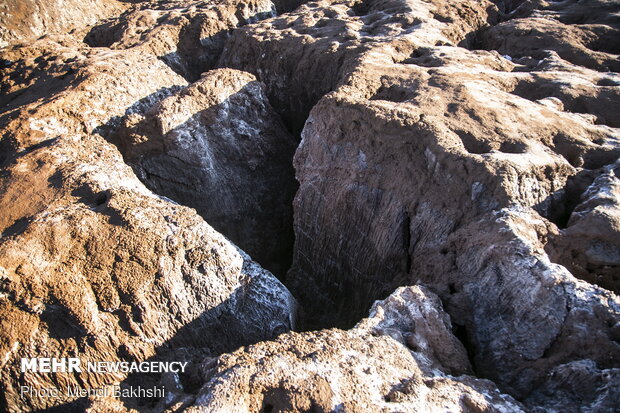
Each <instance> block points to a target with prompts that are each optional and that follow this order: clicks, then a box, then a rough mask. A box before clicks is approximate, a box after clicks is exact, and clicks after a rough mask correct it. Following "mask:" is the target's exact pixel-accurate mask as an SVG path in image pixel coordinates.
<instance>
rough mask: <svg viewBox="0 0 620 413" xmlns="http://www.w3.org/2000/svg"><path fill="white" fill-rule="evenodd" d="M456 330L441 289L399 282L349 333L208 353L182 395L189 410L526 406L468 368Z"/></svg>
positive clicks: (293, 338)
mask: <svg viewBox="0 0 620 413" xmlns="http://www.w3.org/2000/svg"><path fill="white" fill-rule="evenodd" d="M450 328H451V326H450V321H449V319H448V317H447V316H446V314H445V313H444V312H443V310H442V309H441V304H440V301H439V299H438V297H437V296H435V295H434V294H432V293H431V292H430V291H429V290H428V289H426V288H421V287H417V286H416V287H406V288H401V289H399V290H397V291H396V292H394V294H392V295H391V296H390V297H389V298H388V299H386V300H385V301H383V302H377V303H376V304H375V306H373V308H372V309H371V312H370V317H369V318H367V319H364V320H363V321H362V322H360V324H359V325H358V326H356V327H355V328H354V329H352V330H349V331H342V330H337V329H332V330H323V331H319V332H306V333H301V334H299V333H289V334H285V335H282V336H280V337H278V339H277V340H275V341H271V342H265V343H260V344H257V345H253V346H249V347H247V348H243V349H240V350H238V351H236V352H234V353H231V354H227V355H223V356H221V357H219V358H218V359H207V360H205V362H204V363H203V366H202V370H203V380H204V381H205V384H204V385H203V386H202V387H201V389H200V391H199V392H198V394H196V395H191V396H190V397H187V396H186V397H182V396H179V399H180V400H184V401H183V402H182V403H183V406H184V407H185V406H188V405H189V406H188V407H187V410H185V411H189V412H231V411H244V412H245V411H247V412H259V411H308V410H312V411H318V412H331V411H347V412H348V411H351V412H354V411H387V412H392V411H393V412H397V411H431V410H433V409H448V410H449V411H457V412H482V411H514V412H519V411H523V409H522V406H521V405H520V404H519V403H518V402H516V401H515V400H514V399H512V398H511V397H510V396H507V395H505V394H501V393H500V392H499V391H498V390H497V388H495V386H494V385H493V384H492V383H491V382H489V381H487V380H480V379H476V378H473V377H471V376H468V375H464V373H467V372H469V363H468V362H467V356H466V353H465V349H464V348H463V346H462V345H461V344H460V342H459V341H458V340H457V339H456V338H455V337H454V336H453V335H452V333H451V331H450ZM446 356H449V357H448V358H446ZM445 362H447V364H444V363H445ZM448 372H450V373H451V374H453V375H449V373H448ZM457 375H458V376H457ZM177 407H178V406H177Z"/></svg>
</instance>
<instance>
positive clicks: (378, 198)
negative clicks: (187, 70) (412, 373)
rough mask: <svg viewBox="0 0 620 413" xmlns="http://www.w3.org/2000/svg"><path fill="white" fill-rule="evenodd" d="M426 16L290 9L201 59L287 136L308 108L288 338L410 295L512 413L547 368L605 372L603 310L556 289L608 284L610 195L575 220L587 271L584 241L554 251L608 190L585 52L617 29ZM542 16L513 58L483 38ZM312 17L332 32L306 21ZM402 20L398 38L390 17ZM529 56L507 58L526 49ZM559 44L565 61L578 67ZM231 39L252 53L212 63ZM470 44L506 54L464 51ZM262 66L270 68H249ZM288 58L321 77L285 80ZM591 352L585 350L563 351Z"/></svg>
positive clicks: (504, 8) (596, 61) (291, 73)
mask: <svg viewBox="0 0 620 413" xmlns="http://www.w3.org/2000/svg"><path fill="white" fill-rule="evenodd" d="M442 4H443V2H436V3H428V2H420V4H418V2H415V6H414V5H413V4H411V3H402V4H401V3H394V4H392V3H390V6H394V7H397V6H398V7H400V8H394V9H390V8H389V7H388V6H387V4H386V3H383V2H368V3H366V4H365V5H366V8H365V9H364V10H363V11H362V12H360V11H359V9H357V10H356V7H355V4H349V3H347V4H345V3H329V2H326V3H316V4H314V3H312V4H308V5H306V6H302V7H300V8H299V9H297V10H296V11H295V12H294V13H291V14H287V15H284V16H279V17H277V18H274V19H269V20H266V21H264V22H261V23H259V24H256V25H252V26H248V27H245V28H243V29H242V30H239V31H238V32H237V33H235V35H233V37H232V38H231V40H230V41H229V43H228V45H227V49H225V52H224V54H223V56H222V59H221V60H220V64H225V65H230V66H233V67H239V68H244V69H245V70H248V71H252V72H253V73H255V74H256V75H257V77H258V78H259V79H261V80H263V81H264V82H265V83H266V84H267V88H268V94H269V96H270V97H273V99H274V101H275V102H277V103H274V107H275V108H276V109H277V110H279V111H280V112H281V113H283V116H284V117H285V119H287V120H288V121H289V123H290V125H292V126H293V127H294V126H295V125H296V122H297V120H296V119H304V113H306V112H305V110H306V109H307V108H308V106H313V108H312V110H311V112H310V116H309V118H308V119H307V120H306V122H305V126H304V128H303V131H302V134H301V136H302V141H301V144H300V147H299V148H298V150H297V153H296V155H295V168H296V174H297V178H298V180H299V181H300V189H299V191H298V193H297V195H296V198H295V203H294V209H295V232H296V244H295V255H294V260H293V267H292V268H291V270H290V272H289V279H288V281H289V284H290V286H291V288H292V289H293V291H294V293H295V294H297V296H298V297H299V299H300V300H301V302H302V303H303V309H304V312H305V314H306V317H305V319H306V322H307V325H306V327H307V328H313V327H316V326H325V325H340V326H350V325H352V324H353V323H354V322H355V321H356V320H357V319H358V318H359V317H360V316H361V314H363V313H364V312H365V308H367V307H368V306H369V305H370V304H371V303H372V302H373V300H375V299H377V298H381V297H385V296H387V295H388V294H389V293H390V292H391V291H392V290H393V289H394V288H395V287H397V286H399V285H403V284H408V283H414V282H417V281H421V282H423V283H426V284H428V285H430V286H432V288H433V289H434V290H435V291H436V292H438V293H440V295H441V297H442V300H444V302H445V303H447V310H448V312H449V313H450V315H451V316H452V318H453V321H454V322H455V323H456V325H457V326H459V327H458V328H457V330H458V331H459V336H460V338H461V339H462V340H463V341H464V342H466V343H467V344H468V346H469V347H470V352H471V354H472V360H473V361H474V367H475V369H476V371H477V372H478V373H479V374H481V375H482V376H484V377H489V378H492V379H493V380H495V381H496V382H497V383H498V384H499V385H500V387H501V388H502V389H505V390H506V391H509V392H511V394H513V395H515V396H517V397H519V398H521V399H523V400H528V397H529V396H530V395H531V394H532V392H533V391H535V390H536V389H537V386H539V385H540V384H541V383H546V384H545V386H551V387H553V386H556V385H557V383H558V380H560V379H558V378H555V379H554V378H549V377H550V376H548V374H550V373H551V371H552V370H553V371H555V370H554V369H556V367H557V366H558V365H565V364H566V365H567V366H568V365H572V364H571V363H576V362H578V361H580V360H591V361H593V362H595V363H596V364H597V366H598V368H600V369H607V370H608V372H609V371H611V370H609V369H613V368H614V367H616V366H617V360H618V357H619V353H618V351H619V350H620V348H619V346H618V342H617V341H616V339H615V338H614V337H615V333H614V331H615V329H616V327H615V326H616V325H617V323H618V317H619V313H618V308H619V307H618V298H617V297H616V296H615V295H614V294H613V293H611V292H609V291H606V290H603V289H601V288H598V287H595V286H592V285H590V284H587V283H583V282H581V281H579V280H577V279H575V278H574V277H573V275H576V276H578V277H581V278H584V279H586V280H589V281H593V280H599V281H600V283H601V285H603V286H605V287H607V288H610V284H609V283H605V282H604V279H605V278H607V279H608V278H610V276H609V275H606V276H599V275H598V274H609V273H613V272H614V271H615V267H614V265H615V264H613V262H612V261H613V259H614V258H613V256H614V254H613V253H612V252H611V251H614V250H615V249H617V248H618V244H617V242H618V241H617V240H616V239H617V237H616V236H615V232H614V231H615V229H614V228H615V226H616V224H615V220H616V218H615V216H616V215H617V214H615V212H613V211H615V210H614V209H613V205H615V200H616V199H617V196H616V195H611V196H602V195H599V196H600V197H602V198H605V199H606V201H605V205H606V206H607V205H610V206H611V207H607V208H606V209H605V213H600V212H598V211H597V213H595V214H593V216H594V215H596V216H597V217H600V218H601V224H600V225H601V226H604V227H605V230H604V231H602V232H600V235H598V233H599V232H598V230H596V229H594V228H592V232H591V234H592V235H591V236H590V239H594V237H597V243H598V244H596V245H599V246H598V247H594V249H596V250H597V252H598V254H599V255H601V254H603V253H605V255H606V257H605V260H601V259H600V258H599V260H598V261H597V259H596V258H595V257H594V255H595V254H596V253H597V252H595V251H593V249H592V247H590V246H589V245H588V244H587V241H586V240H584V238H583V235H577V237H580V238H579V239H580V242H585V245H588V246H584V247H577V246H576V245H577V244H578V243H577V241H576V239H575V238H573V239H571V241H568V239H569V236H570V234H571V230H570V227H569V228H567V229H566V230H564V229H562V228H558V226H557V225H560V226H565V225H566V222H567V221H568V222H571V224H569V225H572V223H575V222H577V221H578V219H577V218H576V216H575V214H573V218H570V216H571V213H572V212H573V209H575V207H576V205H577V204H578V203H579V201H577V202H575V199H579V197H580V196H581V194H582V193H583V192H584V191H586V189H587V188H588V186H590V187H591V188H597V189H592V191H594V192H600V189H599V188H602V187H603V186H605V187H609V186H610V184H609V183H605V184H603V182H602V181H604V180H606V181H605V182H611V181H613V182H615V178H614V174H613V173H611V172H610V171H611V170H613V168H614V167H613V166H611V165H612V164H613V163H614V162H615V161H616V159H617V158H618V155H619V154H620V147H619V145H618V141H619V138H620V134H619V132H618V130H617V129H616V128H615V127H616V126H617V124H616V116H617V115H616V114H615V111H614V110H613V107H615V106H616V105H617V103H618V102H619V101H620V95H619V94H618V93H619V89H618V87H617V85H616V84H615V80H614V79H616V78H617V74H615V73H609V72H608V70H610V67H607V66H606V65H609V64H611V63H609V62H611V61H612V60H613V59H614V55H613V54H609V53H607V54H605V55H603V54H599V53H598V52H597V51H596V50H594V49H596V47H594V46H593V45H594V44H598V43H596V42H599V43H601V44H602V43H604V42H606V41H607V39H608V38H609V36H610V33H613V34H615V35H616V36H617V34H618V25H617V22H615V21H614V20H609V19H606V18H605V15H608V13H609V9H608V8H606V7H602V8H594V9H593V10H592V11H590V12H589V16H590V17H589V19H588V21H591V22H593V23H594V22H599V23H604V24H605V27H581V26H573V25H572V24H573V23H574V21H569V20H567V19H568V18H565V17H566V16H567V15H569V14H571V15H574V14H575V13H577V8H579V6H576V5H575V4H573V3H570V2H565V3H562V4H554V5H552V6H549V7H548V8H547V6H548V5H546V3H545V4H542V3H541V5H540V6H536V5H535V4H533V3H530V6H531V8H530V9H529V11H527V10H525V6H524V7H523V8H521V9H520V11H519V12H518V13H521V14H518V13H515V14H513V15H507V14H506V13H509V12H510V11H511V10H512V8H514V7H513V5H504V4H499V3H498V8H497V9H494V8H493V5H491V4H489V5H487V6H489V7H484V6H483V5H481V4H480V3H477V4H476V6H475V7H474V6H471V7H470V8H467V5H470V3H467V2H460V3H459V5H458V6H456V5H455V8H454V9H450V8H448V11H446V8H445V6H443V7H442ZM386 7H388V8H387V9H386ZM537 7H538V9H539V12H535V11H534V10H536V9H537ZM610 7H611V6H610ZM551 9H553V10H554V13H555V14H550V15H549V16H548V17H549V18H550V19H552V20H551V23H550V24H549V25H548V27H546V28H545V30H541V31H540V36H541V38H542V40H540V48H541V51H539V52H537V53H530V52H528V51H526V52H523V53H516V52H515V53H514V54H513V53H512V52H510V51H509V50H504V49H502V48H501V47H499V46H497V45H493V44H492V42H491V41H490V40H489V39H491V38H492V36H493V33H494V32H495V31H498V30H501V28H502V27H507V26H509V25H511V24H513V25H516V24H525V25H527V22H521V21H517V20H512V19H517V18H525V17H527V16H530V15H535V14H536V13H543V12H545V10H547V11H549V10H551ZM386 10H390V12H386V13H381V11H384V12H385V11H386ZM450 10H452V11H456V10H460V11H461V13H457V12H455V13H452V14H451V13H450ZM463 10H468V11H470V13H464V12H462V11H463ZM580 10H581V12H582V13H586V11H585V9H580ZM391 12H394V13H391ZM359 13H361V14H362V17H357V16H356V14H359ZM373 13H374V14H375V17H376V18H377V19H378V20H380V19H381V18H385V19H392V18H396V17H394V16H399V17H398V18H399V19H400V20H399V21H398V23H397V24H395V25H394V26H390V24H387V23H388V20H386V21H385V22H384V23H386V24H385V25H379V26H378V27H382V29H384V30H391V31H390V33H389V35H388V36H383V35H381V36H379V35H375V36H373V35H372V33H369V31H368V27H366V26H367V22H366V21H365V20H364V18H365V17H364V16H367V15H373ZM549 13H550V12H549ZM327 14H329V15H332V16H333V17H334V19H333V20H332V19H324V21H323V23H320V22H321V21H322V20H321V17H322V16H324V15H325V16H327ZM310 16H312V18H311V17H310ZM558 16H559V17H558ZM562 16H564V17H562ZM410 18H411V19H413V18H416V19H418V20H416V24H413V23H412V24H410V25H406V24H404V23H403V22H404V21H406V20H407V21H408V19H410ZM501 19H504V20H507V21H506V22H504V23H500V24H498V22H499V21H500V20H501ZM317 21H318V22H319V23H317ZM389 21H392V20H389ZM553 22H556V23H557V24H558V25H569V26H567V27H569V29H567V30H568V32H567V33H569V34H570V33H573V32H574V33H577V34H574V36H582V37H583V36H586V34H584V33H585V32H586V31H587V36H588V39H589V40H588V42H586V41H585V40H583V41H581V40H580V41H579V42H577V40H575V39H574V38H572V37H571V36H572V35H571V36H564V37H562V38H561V39H560V38H559V37H558V36H556V35H557V33H559V32H557V31H554V30H553V24H555V23H553ZM337 23H338V24H340V26H338V24H337ZM537 24H538V23H537ZM532 25H534V23H532ZM335 27H341V29H342V30H338V31H337V32H338V34H336V29H335ZM456 27H460V28H461V31H460V32H457V33H456V34H455V32H454V31H453V29H454V28H456ZM345 29H346V30H345ZM571 30H572V31H571ZM578 32H579V33H581V34H579V33H578ZM343 33H350V34H349V35H347V37H343V36H344V34H343ZM386 33H387V32H386ZM532 33H534V31H532ZM536 33H538V32H536ZM384 34H385V33H384ZM537 35H538V34H537ZM498 36H499V35H498ZM554 39H555V40H554ZM580 39H581V38H580ZM485 42H486V43H485ZM558 42H559V43H558ZM533 43H534V42H527V41H526V42H523V47H524V48H525V49H527V48H528V47H531V48H532V49H531V50H533V48H535V47H537V46H536V45H534V44H533ZM560 43H562V45H566V44H569V45H571V47H572V48H573V49H574V50H583V51H584V52H583V56H584V59H585V60H579V59H577V60H576V59H574V58H573V57H572V56H573V55H576V54H579V53H578V52H575V53H573V54H571V53H572V52H571V53H567V52H566V50H565V48H564V46H562V45H561V44H560ZM243 44H251V45H252V46H251V48H252V50H253V51H258V52H253V51H248V52H247V53H243V54H241V55H238V54H233V53H231V52H230V51H232V50H238V49H239V48H243ZM519 44H521V43H519ZM481 45H482V46H483V47H488V48H489V49H493V48H498V49H499V51H500V52H501V53H503V54H510V56H502V55H501V54H500V53H498V52H497V51H494V50H492V51H480V50H467V48H471V49H475V48H479V47H480V46H481ZM228 46H230V51H229V49H228ZM457 46H460V47H457ZM586 49H587V50H586ZM527 50H530V49H527ZM276 53H277V55H278V56H277V57H278V59H275V58H268V59H265V60H261V59H260V58H259V56H275V54H276ZM306 56H307V57H309V61H311V62H313V63H314V62H320V63H318V64H317V66H320V67H325V66H327V67H329V68H330V69H329V71H326V72H325V71H323V72H324V74H323V73H322V74H321V75H318V74H316V72H318V69H317V70H316V71H315V69H313V66H312V64H307V65H303V67H301V66H302V65H301V64H298V63H297V62H301V61H302V60H303V58H304V57H306ZM289 59H290V60H289ZM586 60H587V61H586ZM579 65H581V66H579ZM292 68H296V70H293V69H292ZM593 69H595V70H593ZM597 70H603V71H602V72H599V71H597ZM612 70H613V69H612ZM298 78H303V81H300V80H297V79H298ZM313 82H318V83H313ZM308 85H313V87H309V86H308ZM315 85H318V86H316V87H314V86H315ZM311 90H319V91H320V92H318V93H317V94H312V93H311V92H310V91H311ZM329 90H333V91H332V92H331V93H327V94H326V95H325V96H323V97H322V98H321V99H320V100H319V101H318V103H317V104H316V105H315V104H314V102H315V99H317V100H318V99H319V97H320V96H321V95H323V94H325V92H326V91H329ZM284 91H287V92H288V93H287V92H284ZM300 102H302V103H306V104H308V106H303V104H301V105H300ZM598 176H600V179H599V178H597V177H598ZM610 180H611V181H610ZM594 182H596V183H594ZM591 185H592V186H591ZM608 192H611V193H613V191H608ZM590 197H592V195H591V194H588V195H584V200H585V199H589V198H590ZM596 205H598V204H596ZM596 205H595V204H593V205H591V206H590V207H585V206H584V209H586V208H593V209H594V208H595V207H596ZM599 210H600V208H599ZM575 211H576V213H578V212H579V211H580V209H575ZM609 211H612V212H609ZM569 218H570V219H569ZM593 219H596V218H593ZM570 220H572V221H570ZM560 230H562V232H559V231H560ZM572 233H574V234H578V230H577V227H575V228H574V229H573V230H572ZM491 234H493V235H491ZM496 234H497V236H496ZM556 234H560V235H556ZM593 234H597V235H596V236H595V235H593ZM563 237H564V239H566V240H567V241H566V242H567V243H572V244H573V245H575V247H573V248H575V249H576V250H580V251H581V252H575V254H577V255H578V256H579V258H578V259H574V260H573V262H575V265H580V266H581V267H584V266H585V267H588V268H589V270H585V273H587V274H584V273H579V272H578V271H575V273H574V274H570V273H569V272H567V271H566V269H565V268H564V267H561V266H558V265H556V264H553V263H552V262H551V261H550V260H549V256H548V255H547V253H546V252H545V246H546V244H547V243H548V242H549V239H552V238H553V239H562V238H563ZM598 238H601V240H598ZM612 239H613V240H614V241H611V240H612ZM557 242H558V243H560V241H557ZM552 243H553V242H552ZM550 245H551V244H550ZM565 245H566V244H564V246H562V247H559V249H560V250H563V251H564V250H566V247H565ZM548 249H549V250H550V249H551V247H548ZM586 249H589V251H588V252H585V250H586ZM587 254H589V255H587ZM481 257H484V258H481ZM551 258H552V259H553V260H554V261H557V262H560V263H567V265H568V262H569V261H570V260H568V259H566V258H560V257H558V256H556V255H553V254H552V255H551ZM573 258H574V257H573ZM588 260H589V261H588ZM586 261H588V262H591V264H590V265H589V266H588V265H587V264H586V263H585V262H586ZM603 267H605V268H603ZM569 268H570V265H569ZM611 288H615V287H611ZM584 332H588V333H584ZM593 341H595V342H597V343H598V344H597V345H596V346H595V347H596V348H593V347H591V346H590V345H585V344H584V345H579V344H577V343H579V342H581V343H590V342H593ZM557 368H559V367H557ZM560 370H562V369H560ZM569 370H570V369H569V368H567V370H562V371H569ZM558 371H559V370H558ZM584 371H588V370H587V369H586V370H584ZM608 372H607V373H606V374H608ZM560 381H561V380H560ZM553 383H555V384H553ZM584 391H585V390H584ZM601 391H602V390H601ZM603 393H604V391H603ZM603 393H601V396H600V397H603V398H605V397H607V396H604V395H602V394H603ZM546 394H547V395H549V393H546ZM584 397H585V394H584ZM597 397H598V396H597ZM532 400H533V399H532ZM584 400H585V398H584ZM547 402H548V403H549V406H551V405H554V403H559V404H557V405H562V403H564V402H559V401H557V400H555V401H550V400H547V401H542V399H541V396H540V395H538V396H536V402H532V403H533V404H535V403H547ZM573 402H574V400H573ZM570 403H572V402H571V401H566V404H564V407H566V408H568V407H567V406H570Z"/></svg>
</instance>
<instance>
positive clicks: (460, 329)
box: [452, 323, 480, 377]
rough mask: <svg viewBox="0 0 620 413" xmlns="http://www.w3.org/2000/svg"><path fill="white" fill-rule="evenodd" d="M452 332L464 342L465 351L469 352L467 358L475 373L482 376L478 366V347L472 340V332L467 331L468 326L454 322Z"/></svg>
mask: <svg viewBox="0 0 620 413" xmlns="http://www.w3.org/2000/svg"><path fill="white" fill-rule="evenodd" d="M452 334H454V336H455V337H456V338H457V339H458V340H459V341H460V342H461V344H463V347H464V348H465V351H466V352H467V358H468V359H469V364H471V368H472V370H473V372H474V375H475V376H477V377H480V372H479V371H478V369H477V368H476V361H475V360H476V348H475V346H474V344H473V342H472V340H471V337H470V334H469V333H468V332H467V328H466V327H465V326H462V325H458V324H456V323H452Z"/></svg>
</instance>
